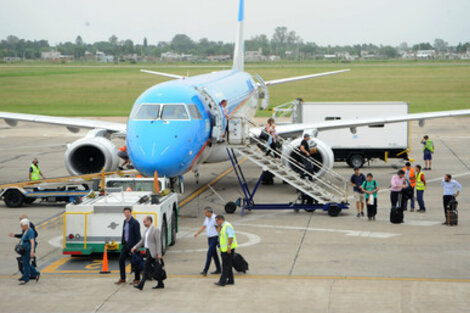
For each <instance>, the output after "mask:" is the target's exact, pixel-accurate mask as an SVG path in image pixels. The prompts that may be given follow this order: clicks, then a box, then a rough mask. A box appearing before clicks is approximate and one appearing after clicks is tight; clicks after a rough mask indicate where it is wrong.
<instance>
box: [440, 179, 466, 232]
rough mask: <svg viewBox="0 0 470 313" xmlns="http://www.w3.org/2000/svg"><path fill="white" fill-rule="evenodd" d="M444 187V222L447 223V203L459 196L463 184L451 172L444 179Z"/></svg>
mask: <svg viewBox="0 0 470 313" xmlns="http://www.w3.org/2000/svg"><path fill="white" fill-rule="evenodd" d="M442 188H443V190H444V195H443V198H442V201H443V204H444V218H445V219H446V221H445V222H444V223H442V224H447V209H448V208H447V205H448V204H449V202H450V201H451V200H455V199H456V198H457V197H458V196H459V194H460V192H461V191H462V185H461V184H460V183H459V182H458V181H456V180H455V179H452V175H451V174H446V175H445V176H444V179H443V180H442Z"/></svg>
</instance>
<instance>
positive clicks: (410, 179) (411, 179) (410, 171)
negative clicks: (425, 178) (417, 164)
mask: <svg viewBox="0 0 470 313" xmlns="http://www.w3.org/2000/svg"><path fill="white" fill-rule="evenodd" d="M403 171H404V172H405V179H406V182H407V183H409V187H410V190H411V191H410V194H409V195H407V197H405V198H404V199H403V203H404V206H403V210H405V211H406V210H407V209H408V200H410V202H411V209H410V212H413V211H414V210H415V187H416V173H415V169H414V168H413V167H411V163H410V162H406V163H405V167H404V168H403ZM407 187H408V186H407ZM409 196H411V197H409Z"/></svg>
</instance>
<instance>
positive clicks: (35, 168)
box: [29, 158, 46, 180]
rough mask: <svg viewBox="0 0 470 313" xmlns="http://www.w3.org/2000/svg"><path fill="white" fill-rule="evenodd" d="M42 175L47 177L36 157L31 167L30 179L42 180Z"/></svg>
mask: <svg viewBox="0 0 470 313" xmlns="http://www.w3.org/2000/svg"><path fill="white" fill-rule="evenodd" d="M41 177H42V178H43V179H46V177H44V175H43V174H42V172H41V170H40V169H39V162H38V159H36V158H34V160H33V163H32V164H31V166H30V167H29V180H40V179H41Z"/></svg>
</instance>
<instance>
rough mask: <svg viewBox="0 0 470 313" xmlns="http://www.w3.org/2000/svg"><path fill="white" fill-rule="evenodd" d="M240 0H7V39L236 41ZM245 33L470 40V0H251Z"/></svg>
mask: <svg viewBox="0 0 470 313" xmlns="http://www.w3.org/2000/svg"><path fill="white" fill-rule="evenodd" d="M237 7H238V0H167V1H162V0H153V1H152V0H134V1H128V0H127V1H125V0H113V1H110V0H78V1H77V0H73V1H70V0H0V38H1V39H3V38H6V36H8V35H16V36H18V37H20V38H26V39H31V40H33V39H46V40H48V41H49V43H50V44H56V43H59V42H64V41H74V40H75V38H76V36H77V35H81V36H82V38H83V40H84V41H85V42H87V43H90V42H95V41H100V40H108V38H109V37H110V36H111V35H112V34H115V35H116V36H117V37H118V38H119V39H127V38H129V39H132V40H133V41H134V43H142V40H143V38H144V37H147V38H148V41H149V44H154V43H157V42H158V41H169V40H171V38H172V37H173V36H174V35H175V34H179V33H183V34H187V35H189V36H190V37H191V38H193V39H200V38H203V37H207V38H209V39H210V40H222V41H226V42H233V41H234V40H235V32H236V28H235V25H236V18H237ZM245 7H246V12H245V19H246V22H245V38H249V37H251V36H252V35H255V34H261V33H264V34H267V35H268V36H269V37H271V36H272V33H273V30H274V28H275V27H276V26H287V27H288V28H289V29H292V30H295V31H296V32H297V34H298V35H300V36H301V37H302V39H303V40H304V41H314V42H316V43H317V44H320V45H327V44H331V45H336V44H338V45H345V44H354V43H374V44H391V45H399V44H400V43H401V42H403V41H406V42H408V44H414V43H418V42H423V41H429V42H431V43H432V42H434V39H435V38H442V39H444V40H446V41H448V42H449V43H450V44H452V45H455V44H457V43H458V42H467V41H470V0H356V1H352V0H322V1H319V0H289V1H278V0H246V5H245Z"/></svg>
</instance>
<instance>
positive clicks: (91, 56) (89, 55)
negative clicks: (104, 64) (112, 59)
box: [83, 51, 95, 61]
mask: <svg viewBox="0 0 470 313" xmlns="http://www.w3.org/2000/svg"><path fill="white" fill-rule="evenodd" d="M83 59H84V60H87V61H93V60H95V55H94V54H93V53H91V52H90V51H85V54H84V55H83Z"/></svg>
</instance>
